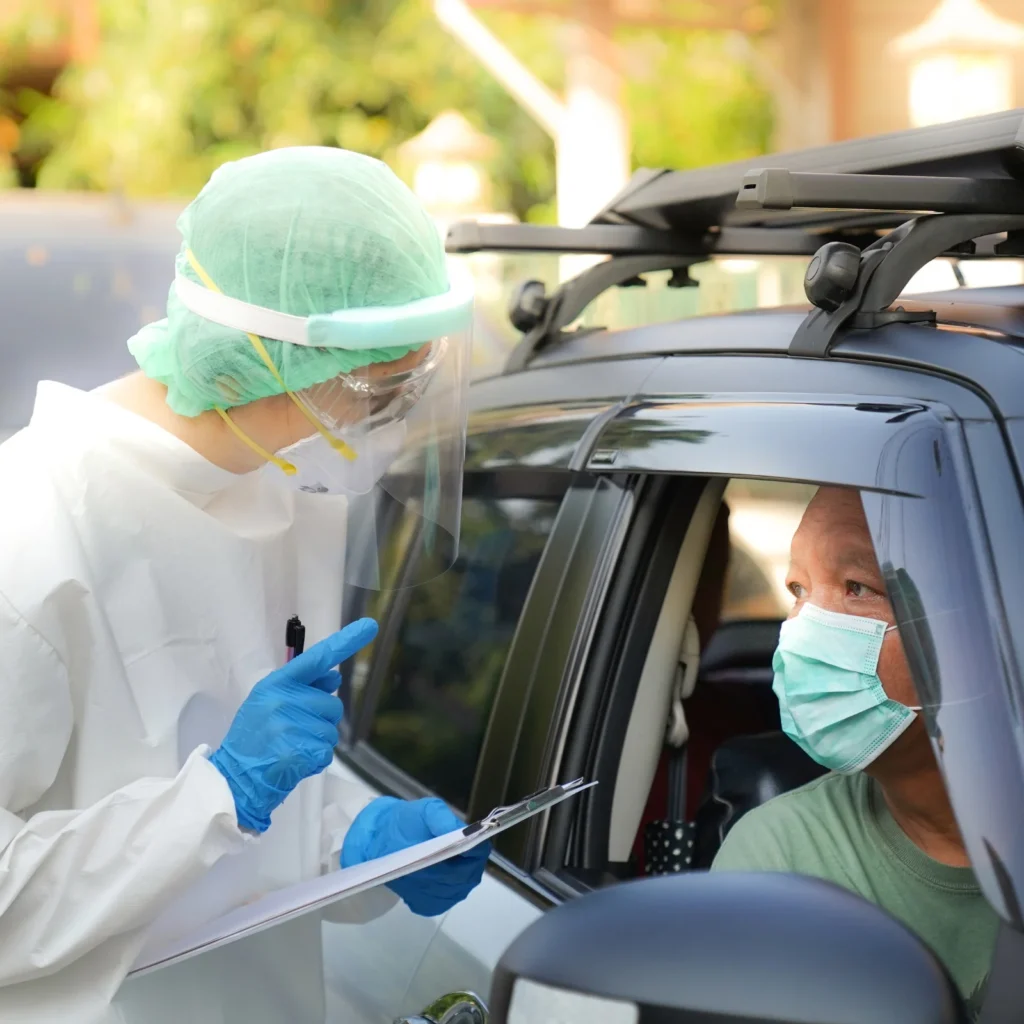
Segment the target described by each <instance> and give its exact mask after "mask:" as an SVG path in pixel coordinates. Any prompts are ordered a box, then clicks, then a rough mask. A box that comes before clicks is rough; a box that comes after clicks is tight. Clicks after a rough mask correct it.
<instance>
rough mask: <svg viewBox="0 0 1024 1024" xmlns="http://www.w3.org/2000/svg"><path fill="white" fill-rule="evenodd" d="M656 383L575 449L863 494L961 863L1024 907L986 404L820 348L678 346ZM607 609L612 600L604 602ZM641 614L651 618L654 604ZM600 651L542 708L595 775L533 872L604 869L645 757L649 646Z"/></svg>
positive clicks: (569, 761)
mask: <svg viewBox="0 0 1024 1024" xmlns="http://www.w3.org/2000/svg"><path fill="white" fill-rule="evenodd" d="M652 384H653V385H655V386H654V387H652V388H651V390H650V393H649V394H648V396H646V397H645V398H644V399H641V400H638V401H636V402H633V403H630V405H629V407H628V408H623V409H622V410H621V411H620V413H619V414H617V415H616V416H615V417H614V418H612V419H611V420H610V421H609V422H608V423H607V424H606V425H605V426H604V428H603V429H602V431H600V432H599V433H598V434H597V435H596V436H595V437H594V438H593V441H592V446H591V448H590V450H589V452H588V454H587V456H586V458H585V459H584V460H583V461H584V464H585V465H586V466H587V468H588V469H590V470H591V471H592V472H601V471H605V467H608V466H614V469H615V471H616V472H624V473H636V474H643V475H653V476H658V477H661V476H673V477H682V478H691V479H695V480H700V479H703V480H713V479H722V478H729V479H733V480H737V479H739V480H754V481H777V482H779V483H780V484H788V485H793V486H803V485H806V484H831V485H838V486H845V487H851V488H856V489H858V490H859V491H860V492H861V494H862V497H863V501H864V506H865V510H866V514H867V518H868V522H869V525H870V527H871V530H872V534H873V539H874V541H875V546H876V551H877V555H878V559H879V563H880V564H881V565H882V567H883V571H884V573H885V575H886V580H887V585H888V587H889V590H890V596H891V599H892V601H893V604H894V608H895V610H896V614H897V619H898V621H899V623H900V627H901V635H902V636H903V638H904V643H905V646H906V648H907V653H908V656H909V658H910V661H911V665H912V669H913V671H914V677H915V682H916V683H917V686H918V689H919V696H920V697H921V703H922V704H924V705H925V720H926V724H927V725H928V727H929V729H930V732H931V735H932V737H933V741H934V743H935V745H936V750H937V753H938V754H939V756H940V758H941V760H942V762H943V765H944V768H945V770H946V774H947V778H948V784H949V788H950V795H951V799H952V801H953V804H954V809H955V810H956V813H957V816H958V820H959V821H960V823H961V827H962V829H963V831H964V834H965V839H966V840H967V842H968V845H969V848H970V852H971V858H972V863H973V864H974V865H975V869H976V873H977V875H978V878H979V882H980V884H981V885H982V888H983V890H984V892H985V894H986V896H987V897H988V899H989V900H990V902H991V903H992V904H993V906H994V907H995V908H996V909H997V911H998V912H1000V913H1001V914H1002V915H1003V916H1004V917H1005V918H1006V919H1007V920H1009V921H1015V920H1017V919H1018V918H1019V914H1020V896H1019V894H1018V890H1017V889H1016V887H1015V879H1016V878H1017V877H1019V874H1020V867H1019V863H1020V862H1019V850H1020V849H1022V848H1024V847H1021V846H1019V845H1017V844H1018V843H1020V842H1021V841H1022V836H1021V831H1020V825H1019V821H1020V817H1019V815H1017V814H1015V813H1009V812H1008V809H1009V808H1014V807H1020V806H1022V801H1024V784H1022V778H1021V772H1020V767H1019V766H1020V744H1019V731H1020V725H1019V714H1018V711H1017V708H1018V706H1019V704H1018V700H1019V694H1020V674H1019V670H1018V667H1017V661H1016V659H1017V654H1016V650H1017V648H1018V645H1019V637H1018V638H1017V643H1016V644H1015V643H1014V637H1013V632H1014V627H1012V626H1011V625H1008V616H1007V609H1008V608H1009V607H1012V604H1010V603H1009V602H1010V599H1011V598H1012V596H1013V594H1014V593H1015V589H1014V588H1015V587H1016V583H1015V581H1014V580H1012V579H1010V580H1007V581H1006V582H1005V583H1003V582H1000V581H999V572H998V566H997V564H996V560H995V559H994V558H993V547H992V545H993V542H994V541H996V540H997V539H998V538H999V537H1001V536H1002V537H1005V536H1006V524H1007V522H1008V521H1010V520H1012V521H1014V522H1016V523H1017V524H1018V527H1019V525H1020V519H1021V504H1020V495H1019V493H1015V486H1014V479H1015V478H1014V474H1013V468H1012V464H1011V462H1010V461H1009V459H1008V453H1007V450H1006V447H1005V442H1004V441H1001V440H1000V439H999V436H998V435H999V430H998V424H997V423H996V422H995V420H994V417H993V415H992V412H991V409H990V408H988V407H987V406H986V404H985V402H984V401H983V400H982V399H981V398H980V397H979V396H978V395H976V394H975V393H974V392H971V391H969V390H967V389H965V388H962V387H960V386H959V385H957V384H955V383H954V382H952V381H946V380H942V379H941V378H937V377H934V376H928V377H926V376H923V375H919V374H916V373H910V372H906V371H901V370H897V369H895V368H892V367H884V366H872V365H863V364H862V365H856V364H849V363H840V362H838V361H831V362H830V361H826V360H818V361H810V360H806V361H803V360H801V361H797V360H790V359H772V358H762V357H756V358H755V357H750V358H746V357H743V358H736V357H731V358H728V359H725V358H714V357H679V358H674V359H669V360H666V364H665V366H664V367H662V368H661V370H660V371H659V374H658V375H657V378H656V380H655V379H652ZM994 478H998V480H1000V481H1001V484H999V485H997V484H996V483H995V479H994ZM990 486H991V488H992V494H995V495H997V497H996V498H995V499H993V498H992V497H991V495H989V496H987V495H986V492H987V491H988V489H989V487H990ZM748 493H749V489H748ZM997 501H998V502H999V505H998V512H997V513H996V514H992V513H993V512H995V511H996V510H995V503H996V502H997ZM986 509H989V510H991V511H989V512H988V513H987V514H986V515H983V514H982V513H983V511H984V510H986ZM1007 554H1008V555H1009V554H1010V552H1009V551H1008V552H1007ZM613 607H614V601H613V598H612V597H609V599H608V601H607V602H606V609H607V610H608V612H609V616H610V613H611V609H612V608H613ZM640 610H641V609H640V608H639V606H638V605H636V604H634V605H632V606H630V605H628V604H625V605H623V606H622V612H621V614H620V616H619V617H618V618H616V619H612V618H610V617H606V618H605V620H603V621H602V623H601V626H600V628H601V630H602V632H604V633H605V634H606V635H615V634H619V635H624V634H627V633H628V632H629V631H630V630H631V629H632V628H633V625H634V623H635V622H636V621H637V614H638V612H639V611H640ZM645 614H648V613H645ZM648 620H649V622H650V629H652V630H653V628H654V622H656V617H651V616H649V614H648ZM611 655H612V657H611V659H610V661H609V662H608V664H606V665H598V664H596V662H595V663H592V664H591V666H589V667H588V672H587V673H585V675H584V677H583V679H582V681H581V684H580V695H579V696H578V697H577V699H576V708H577V714H575V715H574V716H573V718H572V719H571V720H565V719H562V720H557V721H552V723H551V725H552V729H555V730H558V729H561V730H565V734H564V736H563V737H561V738H556V739H555V740H553V741H551V742H549V749H554V750H561V751H562V752H563V756H562V758H561V759H560V760H558V761H556V762H552V763H551V764H550V766H549V767H548V769H547V770H548V771H549V772H550V777H551V778H554V777H560V776H563V775H573V774H583V775H586V776H588V777H590V778H595V779H598V780H599V781H600V782H601V785H600V786H598V787H597V788H596V789H594V790H591V791H588V792H587V793H586V794H584V795H583V796H582V797H581V798H580V800H579V801H578V802H577V803H576V805H575V806H571V807H570V806H565V807H562V808H556V809H555V810H554V811H553V812H552V815H551V824H550V826H549V828H548V831H547V839H546V842H545V844H544V848H543V850H542V853H541V856H542V863H543V867H542V870H541V872H539V874H543V873H544V872H546V873H547V874H548V875H558V876H560V877H561V878H562V879H563V880H565V881H566V882H567V887H568V888H575V889H576V890H580V889H583V888H586V887H587V886H589V885H591V884H593V881H594V878H595V876H599V875H600V874H601V872H602V871H604V872H605V874H606V875H607V868H608V866H609V862H610V861H611V859H612V858H611V855H610V848H611V845H612V840H613V822H615V821H616V820H620V819H621V817H622V815H621V814H620V813H617V812H618V811H619V810H620V809H619V808H616V806H615V804H616V800H617V799H619V798H620V797H621V796H623V795H624V794H625V793H626V792H627V790H626V789H624V788H623V787H620V786H617V781H618V776H619V773H620V772H621V771H622V770H623V768H624V766H628V765H629V764H631V763H633V762H634V761H635V759H636V757H637V756H638V754H637V751H635V750H630V749H628V748H627V737H628V736H629V735H630V721H631V718H632V716H633V713H634V711H635V709H636V707H637V704H638V701H637V696H638V686H639V684H640V681H641V679H642V678H643V664H642V661H643V659H640V658H636V659H635V665H634V668H633V669H632V670H630V671H626V670H625V669H624V666H625V667H626V668H628V666H627V665H626V660H625V659H626V658H627V657H628V656H629V650H628V645H624V646H623V647H621V648H620V650H619V651H618V652H614V651H613V652H611ZM561 685H563V686H564V685H565V683H564V681H563V683H562V684H561ZM698 685H699V684H698ZM534 699H537V700H539V699H550V697H548V698H543V697H542V695H541V694H540V693H535V694H534ZM691 728H692V726H691ZM663 736H664V733H663V732H662V731H661V730H657V731H654V732H653V734H651V735H649V736H648V738H647V742H653V743H655V744H658V745H660V744H661V743H662V742H663ZM634 810H637V809H634ZM638 819H639V814H638V813H637V814H636V815H635V818H634V820H638Z"/></svg>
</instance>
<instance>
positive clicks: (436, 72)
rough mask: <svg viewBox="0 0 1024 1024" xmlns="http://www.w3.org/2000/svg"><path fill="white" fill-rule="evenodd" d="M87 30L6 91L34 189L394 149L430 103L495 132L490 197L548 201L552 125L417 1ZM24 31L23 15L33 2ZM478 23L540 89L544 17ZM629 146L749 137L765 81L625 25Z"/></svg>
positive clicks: (357, 0)
mask: <svg viewBox="0 0 1024 1024" xmlns="http://www.w3.org/2000/svg"><path fill="white" fill-rule="evenodd" d="M97 3H98V6H99V13H100V18H101V27H102V42H101V45H100V47H99V50H98V51H97V52H96V54H95V55H94V56H93V57H92V58H91V59H90V60H89V61H87V62H80V63H72V64H71V65H70V66H69V67H68V68H66V69H65V71H64V72H63V74H62V75H61V76H60V78H59V79H58V81H57V84H56V87H55V89H54V94H53V95H52V96H51V95H43V94H41V93H38V92H34V91H32V90H30V89H22V90H20V91H19V92H18V94H17V95H16V96H14V97H12V98H11V103H12V104H13V106H14V107H15V108H16V111H17V114H18V116H19V118H24V121H23V124H22V126H21V140H20V147H19V159H20V161H21V163H22V164H23V165H24V166H27V167H28V168H29V172H30V175H31V176H34V177H35V180H36V182H37V183H38V184H39V185H40V186H42V187H52V188H66V189H67V188H70V189H113V190H119V191H122V192H123V193H125V194H127V195H134V196H188V195H190V194H194V193H195V192H196V191H197V190H198V189H199V188H200V187H201V186H202V184H203V183H204V182H205V181H206V179H207V178H208V177H209V175H210V173H211V172H212V171H213V170H214V168H216V167H217V166H218V165H219V164H221V163H222V162H224V161H225V160H229V159H234V158H237V157H240V156H244V155H247V154H250V153H254V152H257V151H259V150H262V149H265V148H268V147H275V146H284V145H299V144H319V145H338V146H344V147H347V148H351V149H357V150H360V151H362V152H366V153H370V154H373V155H375V156H380V157H382V158H384V159H386V160H389V161H391V162H393V161H394V158H395V153H396V149H397V147H398V145H399V144H400V143H401V142H402V141H404V140H405V139H407V138H409V137H411V136H412V135H414V134H416V133H417V132H419V131H421V130H422V129H423V128H424V127H425V126H426V125H427V124H428V123H429V121H430V119H431V118H432V117H433V116H435V115H436V114H437V113H439V112H440V111H442V110H444V109H447V108H454V109H457V110H460V111H461V112H462V113H464V114H465V115H466V116H467V117H469V118H470V120H471V121H473V122H474V123H475V124H476V126H477V127H478V128H480V129H482V130H483V131H485V132H487V133H489V134H491V135H493V136H494V137H495V138H497V139H498V140H499V141H500V142H501V143H502V145H501V146H500V147H499V153H500V155H499V156H498V157H497V158H496V159H495V162H494V165H493V166H492V168H491V171H492V174H493V177H494V181H495V185H496V200H497V203H498V205H499V206H501V207H504V208H506V209H509V210H512V211H513V212H515V213H516V214H517V215H519V216H520V217H524V218H528V219H533V220H547V219H551V217H552V216H553V212H554V211H553V204H552V194H553V191H554V151H553V146H552V143H551V140H550V139H549V138H548V137H547V135H546V134H545V133H544V131H543V130H542V129H541V128H540V127H539V126H537V125H536V124H535V123H534V122H533V120H532V119H531V118H530V117H529V115H527V114H526V113H524V112H523V111H522V110H521V109H520V108H519V107H518V105H517V104H516V103H515V102H514V101H513V100H512V99H511V98H510V97H509V96H508V95H507V94H506V93H505V90H504V89H503V88H502V86H500V85H499V84H498V83H497V82H496V81H495V80H494V79H493V78H492V77H491V76H490V75H489V74H488V73H487V72H486V71H485V70H484V69H482V68H481V67H480V66H479V65H478V63H477V62H476V60H475V59H474V58H473V57H472V56H471V55H470V54H469V53H467V52H466V51H465V50H464V49H463V48H462V47H461V46H460V44H459V43H457V42H456V41H455V40H454V39H452V38H451V37H450V36H449V35H448V34H447V33H446V32H445V31H444V29H443V28H442V27H441V26H440V25H439V24H438V22H437V20H436V19H435V17H434V14H433V11H432V5H431V3H430V0H276V2H274V3H268V2H267V0H97ZM32 6H33V8H34V10H33V14H32V18H33V24H34V25H35V31H36V32H37V33H38V32H39V31H41V30H42V29H41V28H40V19H41V17H42V15H41V14H40V11H39V8H38V6H37V5H32ZM487 20H488V23H489V24H490V25H491V27H492V28H493V29H494V31H495V32H496V33H497V34H498V35H500V37H501V38H502V39H503V40H505V42H506V43H507V45H508V46H509V47H510V48H511V49H512V50H513V51H515V52H516V53H517V55H519V56H520V57H521V59H523V60H524V61H525V62H526V63H527V64H528V65H529V66H530V68H531V69H532V70H533V71H534V72H535V73H536V74H538V75H539V76H541V77H542V78H543V79H544V80H545V81H546V82H548V83H549V84H550V85H551V86H552V87H553V88H556V89H558V88H560V87H561V84H562V83H561V74H562V55H561V50H560V44H559V39H560V32H561V23H560V22H559V21H558V20H557V19H553V18H544V17H526V16H520V15H515V14H502V13H500V12H491V13H489V14H488V17H487ZM618 41H619V42H620V44H621V47H622V52H623V54H624V59H625V61H626V64H627V68H626V71H627V75H628V77H629V81H630V85H629V89H628V103H629V109H630V116H631V120H632V129H633V134H634V140H635V151H634V156H635V162H636V163H637V164H638V165H646V166H669V167H688V166H694V165H697V164H703V163H707V162H710V161H715V160H725V159H733V158H740V157H743V156H746V155H750V154H753V153H757V152H761V151H763V150H764V149H765V148H766V146H767V143H768V140H769V136H770V129H771V111H770V104H769V100H768V97H767V96H766V94H765V92H764V90H763V89H762V88H761V87H760V86H759V84H758V83H757V82H756V81H755V79H754V77H753V75H752V74H751V72H750V71H749V69H748V68H746V67H745V66H744V65H743V64H742V63H740V61H739V60H738V59H737V58H736V57H735V56H732V55H730V53H729V50H728V46H727V40H726V39H725V38H723V37H722V36H716V35H714V34H709V33H686V32H672V33H660V34H655V33H653V32H649V31H643V32H641V31H636V30H624V31H623V32H622V33H621V38H620V39H619V40H618Z"/></svg>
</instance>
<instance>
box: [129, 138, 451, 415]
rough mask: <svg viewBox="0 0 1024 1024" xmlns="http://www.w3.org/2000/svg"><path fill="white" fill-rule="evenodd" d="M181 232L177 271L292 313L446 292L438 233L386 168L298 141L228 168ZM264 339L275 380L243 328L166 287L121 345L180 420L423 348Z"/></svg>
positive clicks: (394, 302) (192, 208)
mask: <svg viewBox="0 0 1024 1024" xmlns="http://www.w3.org/2000/svg"><path fill="white" fill-rule="evenodd" d="M178 228H179V230H180V231H181V234H182V237H183V245H182V249H181V252H180V253H179V254H178V257H177V264H176V270H177V273H178V275H179V276H183V277H185V278H187V279H188V280H190V281H194V282H196V283H197V284H203V285H205V286H207V287H209V286H210V283H211V282H212V284H213V285H214V286H215V287H216V288H217V289H218V290H220V291H221V292H223V293H224V294H226V295H228V296H231V297H233V298H235V299H240V300H242V301H243V302H247V303H252V304H254V305H257V306H263V307H266V308H268V309H274V310H278V311H280V312H282V313H289V314H292V315H295V316H304V317H308V316H315V315H318V314H329V313H331V312H334V311H337V310H347V309H363V308H374V307H387V306H401V305H403V304H405V303H410V302H416V301H417V300H423V299H428V298H431V297H433V296H437V295H441V294H443V293H445V292H446V291H447V290H448V288H449V281H448V272H447V267H446V262H445V255H444V249H443V246H442V244H441V239H440V236H439V234H438V231H437V228H436V227H435V225H434V223H433V222H432V221H431V219H430V217H429V216H428V215H427V214H426V212H425V211H424V210H423V208H422V206H421V205H420V203H419V202H418V201H417V199H416V198H415V196H413V194H412V193H411V192H410V190H409V189H408V188H407V187H406V186H405V185H404V184H403V183H402V182H401V181H400V180H399V179H398V178H397V177H396V176H395V175H394V174H393V173H392V172H391V171H390V170H389V169H388V167H387V166H385V165H384V164H383V163H381V162H380V161H378V160H374V159H371V158H369V157H366V156H362V155H360V154H358V153H351V152H348V151H346V150H340V149H329V148H325V147H314V146H310V147H296V148H291V149H279V150H273V151H271V152H268V153H262V154H260V155H258V156H253V157H248V158H246V159H243V160H239V161H237V162H234V163H230V164H225V165H224V166H223V167H221V168H220V169H218V170H217V171H216V172H215V173H214V174H213V176H212V177H211V178H210V181H209V182H208V183H207V185H206V187H205V188H204V189H203V190H202V192H200V193H199V195H198V196H197V197H196V199H195V200H194V201H193V202H192V203H191V204H190V205H189V206H188V208H187V209H186V210H185V211H184V212H183V213H182V215H181V217H180V218H179V220H178ZM189 252H191V253H192V254H194V257H195V262H196V263H197V264H198V266H199V267H201V268H202V270H203V271H205V273H206V275H208V278H209V280H206V281H204V280H201V279H200V276H199V274H198V273H197V271H196V269H194V266H193V260H190V259H189V255H188V254H189ZM264 345H265V348H266V350H267V352H268V354H269V356H270V359H271V361H272V362H273V364H274V366H275V367H276V368H277V370H278V373H279V374H280V378H278V377H277V376H275V374H274V373H273V372H272V371H271V369H270V368H269V367H268V366H267V365H266V363H265V362H264V360H263V357H262V356H261V354H260V353H259V352H258V350H257V349H256V348H255V347H254V346H253V344H252V342H251V341H250V340H249V338H248V337H247V336H246V334H245V333H244V332H243V331H240V330H236V329H233V328H229V327H224V326H221V325H220V324H217V323H214V322H212V321H210V320H209V319H205V318H203V317H201V316H198V315H197V314H195V313H193V312H191V311H190V310H189V309H187V308H186V307H185V305H184V304H183V303H182V301H181V299H180V298H179V296H178V295H177V293H176V290H175V288H174V287H173V286H172V288H171V292H170V295H169V297H168V302H167V319H166V320H161V321H159V322H157V323H153V324H149V325H148V326H146V327H144V328H143V329H142V330H141V331H140V332H139V333H138V334H136V335H135V337H133V338H132V339H131V340H130V341H129V343H128V347H129V350H130V351H131V353H132V355H133V356H134V357H135V359H136V361H137V362H138V364H139V366H140V368H141V369H142V371H143V373H145V374H146V376H148V377H150V378H151V379H153V380H157V381H159V382H160V383H162V384H164V385H165V386H166V387H167V392H168V396H167V400H168V404H169V405H170V407H171V408H172V409H173V410H174V411H175V412H177V413H179V414H180V415H183V416H198V415H199V414H200V413H202V412H205V411H207V410H210V409H214V408H217V407H220V408H231V407H233V406H238V405H245V404H247V403H249V402H253V401H255V400H257V399H260V398H267V397H269V396H271V395H277V394H281V393H282V392H284V391H293V392H298V391H303V390H304V389H307V388H310V387H312V386H314V385H317V384H322V383H323V382H325V381H328V380H330V379H332V378H334V377H337V376H338V375H340V374H343V373H349V372H351V371H352V370H355V369H357V368H359V367H363V366H367V365H369V364H371V363H379V362H391V361H392V360H396V359H400V358H401V357H402V356H404V355H406V354H408V353H409V352H410V351H411V350H412V349H413V348H416V347H418V346H416V345H405V346H396V347H381V348H360V349H358V350H350V349H345V348H343V347H312V346H308V345H294V344H290V343H288V342H283V341H275V340H272V339H264Z"/></svg>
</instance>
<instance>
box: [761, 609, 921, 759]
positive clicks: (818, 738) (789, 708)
mask: <svg viewBox="0 0 1024 1024" xmlns="http://www.w3.org/2000/svg"><path fill="white" fill-rule="evenodd" d="M895 628H896V627H895V626H888V625H886V623H884V622H882V621H880V620H878V619H865V618H862V617H861V616H859V615H844V614H841V613H840V612H830V611H825V609H823V608H818V607H817V606H815V605H813V604H805V605H804V606H803V608H801V609H800V613H799V614H798V615H797V616H796V617H795V618H792V619H789V620H788V621H786V622H784V623H783V624H782V632H781V634H780V636H779V646H778V647H777V648H776V651H775V656H774V658H773V659H772V668H773V669H774V670H775V682H774V683H773V686H772V688H773V689H774V691H775V696H776V697H778V699H779V711H780V714H781V717H782V728H783V731H784V732H785V733H786V735H787V736H788V737H789V738H790V739H791V740H792V741H793V742H794V743H795V744H796V745H797V746H798V747H800V748H801V750H803V751H804V753H806V754H807V755H809V756H810V757H812V758H814V760H815V761H817V762H818V763H819V764H822V765H824V766H825V767H826V768H831V769H832V771H834V772H843V773H850V772H858V771H861V769H863V768H865V767H867V766H868V765H869V764H871V762H872V761H874V760H875V758H876V757H878V755H879V754H881V753H882V751H883V750H885V749H886V748H887V747H889V746H891V745H892V744H893V743H894V742H895V741H896V739H897V738H898V737H899V736H900V735H902V734H903V732H904V731H905V730H906V729H907V727H908V726H909V725H910V723H911V722H913V720H914V718H915V717H916V715H915V712H916V711H919V710H920V708H910V707H907V706H906V705H905V704H900V703H899V701H895V700H891V699H890V698H888V697H887V696H886V695H885V691H884V690H883V689H882V683H881V681H880V680H879V678H878V673H877V669H878V657H879V655H880V654H881V652H882V641H883V640H884V639H885V634H886V633H887V632H889V630H890V629H895Z"/></svg>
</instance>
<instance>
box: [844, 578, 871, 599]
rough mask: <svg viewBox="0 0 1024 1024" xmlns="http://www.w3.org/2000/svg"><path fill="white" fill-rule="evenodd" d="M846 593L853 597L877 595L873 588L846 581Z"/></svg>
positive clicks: (854, 581) (853, 581)
mask: <svg viewBox="0 0 1024 1024" xmlns="http://www.w3.org/2000/svg"><path fill="white" fill-rule="evenodd" d="M846 592H847V593H848V594H849V595H850V596H851V597H873V596H874V593H875V592H874V591H873V590H872V589H871V587H869V586H867V585H866V584H864V583H858V582H857V581H856V580H847V581H846Z"/></svg>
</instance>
